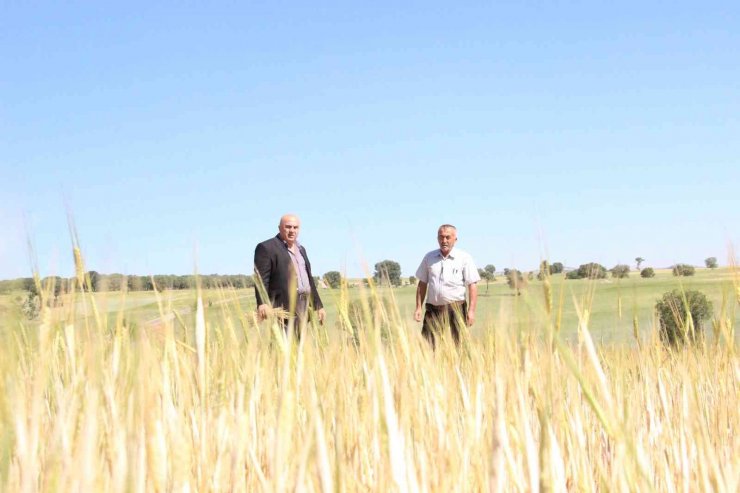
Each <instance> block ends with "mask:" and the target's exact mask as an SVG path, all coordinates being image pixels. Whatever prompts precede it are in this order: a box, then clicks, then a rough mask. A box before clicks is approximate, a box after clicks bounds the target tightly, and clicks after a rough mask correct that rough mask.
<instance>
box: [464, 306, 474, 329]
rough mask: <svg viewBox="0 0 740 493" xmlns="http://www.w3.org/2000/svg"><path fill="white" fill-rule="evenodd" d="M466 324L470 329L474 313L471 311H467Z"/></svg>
mask: <svg viewBox="0 0 740 493" xmlns="http://www.w3.org/2000/svg"><path fill="white" fill-rule="evenodd" d="M466 322H467V323H468V327H472V326H473V324H474V323H475V312H474V311H473V310H468V317H467V320H466Z"/></svg>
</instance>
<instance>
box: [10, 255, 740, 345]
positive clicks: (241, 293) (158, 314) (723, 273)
mask: <svg viewBox="0 0 740 493" xmlns="http://www.w3.org/2000/svg"><path fill="white" fill-rule="evenodd" d="M736 281H737V280H735V282H736ZM355 284H361V283H359V282H356V283H355ZM676 288H683V289H687V290H688V289H696V290H699V291H701V292H703V293H704V294H705V295H706V296H707V297H708V298H709V299H710V300H711V301H712V303H713V305H714V312H715V314H719V313H725V316H730V317H731V318H733V320H734V322H735V325H737V322H739V321H740V313H738V311H737V310H736V309H735V307H736V303H735V302H734V298H735V296H736V295H735V292H734V290H735V287H734V284H733V272H732V270H731V269H712V270H710V269H698V270H697V273H696V275H695V276H692V277H675V276H673V275H672V274H671V272H670V270H662V271H657V273H656V277H654V278H652V279H642V278H640V277H639V276H637V273H632V275H631V276H630V277H628V278H626V279H612V278H607V279H601V280H596V281H587V280H565V279H564V276H563V275H555V276H553V277H552V280H551V292H552V303H553V308H552V313H551V315H550V316H549V317H548V314H547V311H546V309H545V302H544V300H545V291H544V286H543V282H540V281H537V280H534V281H530V282H529V285H528V287H527V288H526V289H524V290H523V291H522V294H521V295H520V296H516V295H515V294H514V291H513V290H511V289H510V288H509V287H508V286H507V285H506V281H505V279H504V278H503V277H498V278H497V280H496V281H494V282H491V283H490V284H489V285H488V286H487V285H486V283H485V282H481V283H480V284H479V288H478V293H479V297H478V311H477V321H476V324H475V326H474V327H473V328H472V330H471V334H472V336H473V337H475V338H480V337H481V336H482V334H484V333H485V332H487V331H491V330H509V331H510V330H515V331H520V330H521V331H525V332H526V331H528V330H529V328H530V327H542V326H543V324H544V322H546V321H547V320H551V321H552V323H553V324H554V325H555V324H556V323H557V320H558V317H559V318H560V321H561V322H560V327H561V334H562V336H563V338H564V339H566V340H568V339H571V338H572V337H574V336H575V334H576V333H577V326H578V321H579V320H578V314H577V308H576V307H577V306H580V307H585V308H589V314H590V315H589V323H588V327H589V329H590V331H591V333H592V336H593V337H594V340H595V341H596V342H603V343H624V342H633V341H634V335H633V332H634V323H635V320H636V321H637V326H638V330H639V333H640V334H641V337H647V336H648V335H649V334H650V332H651V331H652V330H653V329H654V327H655V320H654V315H653V309H654V306H655V303H656V301H657V300H658V299H659V298H660V297H661V296H662V295H663V293H665V292H666V291H670V290H673V289H676ZM415 292H416V288H415V287H414V286H408V285H406V286H402V287H397V288H393V289H390V288H379V289H378V291H377V293H378V296H380V297H382V298H385V299H388V300H390V299H393V300H394V301H395V303H394V306H396V307H397V308H398V310H399V313H400V315H401V318H402V319H403V320H405V321H406V322H407V325H406V326H407V328H408V330H420V324H418V323H416V322H414V320H413V312H414V307H415ZM320 294H321V297H322V299H323V301H324V305H325V306H326V310H327V324H326V327H325V328H326V331H327V333H328V334H329V335H332V334H334V333H336V332H337V331H338V330H339V327H340V325H341V324H340V317H339V314H338V309H337V305H338V304H339V303H341V301H340V300H341V299H342V297H343V296H346V297H347V298H348V301H349V302H350V303H351V302H352V301H354V300H357V299H359V298H361V297H363V296H365V297H367V296H368V295H369V294H370V293H369V290H368V289H367V288H364V287H350V288H347V289H346V290H345V291H342V290H338V289H337V290H331V289H323V290H321V291H320ZM22 295H23V293H20V292H18V293H13V294H10V295H2V296H0V328H2V329H4V330H5V329H8V328H11V327H14V326H15V327H18V326H19V324H21V323H22V324H24V325H25V326H27V327H29V326H33V325H35V324H37V323H38V321H29V320H25V319H24V318H23V317H22V316H21V315H20V310H19V308H20V301H19V300H20V299H21V297H22ZM203 298H204V304H205V310H206V317H207V318H206V320H207V323H208V324H209V325H213V324H218V325H221V326H222V325H223V324H226V323H230V324H233V319H234V317H233V315H234V314H235V313H239V314H241V315H240V316H242V319H241V326H242V327H241V330H244V331H245V332H246V333H245V335H246V336H248V335H249V333H248V332H249V331H250V330H253V329H250V328H249V327H252V326H253V319H252V314H253V312H254V310H255V302H254V292H253V290H252V289H239V290H235V289H223V290H206V291H204V295H203ZM63 299H64V298H63ZM94 299H95V302H96V308H97V310H98V312H99V314H100V316H101V317H103V318H104V319H107V323H108V325H109V326H114V325H115V321H116V319H117V318H119V317H123V318H124V319H125V321H126V322H127V324H128V325H131V326H136V327H146V328H156V327H157V326H158V325H161V323H160V322H161V321H162V319H163V317H164V318H165V319H167V318H174V319H175V320H176V321H177V322H176V324H175V325H176V327H177V326H182V327H184V326H187V325H190V323H191V322H192V318H193V316H194V315H193V313H194V308H195V300H196V293H195V291H178V290H174V291H165V292H163V293H161V294H160V295H159V301H158V300H157V295H156V294H155V293H153V292H151V291H137V292H128V293H121V292H107V293H95V295H94ZM77 303H78V306H77V310H75V312H76V313H77V316H78V317H81V316H82V315H84V314H85V313H87V314H90V316H92V313H93V312H92V310H91V307H90V306H87V307H84V306H82V304H81V303H82V302H80V301H78V302H77ZM723 304H726V306H727V307H728V309H727V310H722V307H723ZM67 308H68V307H67ZM121 308H123V312H122V311H121ZM63 309H64V307H60V308H58V310H63ZM620 309H621V313H620ZM728 314H729V315H728ZM83 320H84V317H83V319H81V320H77V322H82V321H83ZM76 325H77V324H76ZM78 326H81V325H78ZM707 328H708V331H709V334H710V336H711V335H712V330H711V324H707Z"/></svg>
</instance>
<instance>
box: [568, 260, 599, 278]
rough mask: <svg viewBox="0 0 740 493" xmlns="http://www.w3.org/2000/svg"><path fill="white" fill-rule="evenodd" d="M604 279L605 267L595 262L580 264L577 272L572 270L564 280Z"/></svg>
mask: <svg viewBox="0 0 740 493" xmlns="http://www.w3.org/2000/svg"><path fill="white" fill-rule="evenodd" d="M605 277H606V267H604V266H603V265H601V264H597V263H596V262H590V263H588V264H581V265H580V266H579V267H578V270H572V271H570V272H568V273H567V274H566V275H565V278H566V279H603V278H605Z"/></svg>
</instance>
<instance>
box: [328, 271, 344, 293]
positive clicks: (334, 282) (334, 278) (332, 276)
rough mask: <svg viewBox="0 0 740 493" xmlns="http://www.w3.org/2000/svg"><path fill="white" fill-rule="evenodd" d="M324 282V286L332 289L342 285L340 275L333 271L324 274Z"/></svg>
mask: <svg viewBox="0 0 740 493" xmlns="http://www.w3.org/2000/svg"><path fill="white" fill-rule="evenodd" d="M324 281H325V282H326V285H327V286H329V287H330V288H332V289H336V288H338V287H339V286H340V285H341V284H342V274H340V273H339V272H337V271H335V270H330V271H329V272H327V273H326V274H324Z"/></svg>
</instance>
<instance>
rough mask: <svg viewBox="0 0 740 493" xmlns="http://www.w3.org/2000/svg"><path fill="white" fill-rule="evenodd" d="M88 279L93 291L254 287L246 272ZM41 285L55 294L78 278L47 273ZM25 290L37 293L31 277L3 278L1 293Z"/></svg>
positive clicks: (91, 273)
mask: <svg viewBox="0 0 740 493" xmlns="http://www.w3.org/2000/svg"><path fill="white" fill-rule="evenodd" d="M85 278H86V279H88V280H89V287H90V289H92V291H95V292H101V291H120V290H122V289H123V288H124V286H125V288H126V289H127V290H128V291H152V290H154V288H155V287H156V288H157V290H158V291H161V290H164V289H192V288H194V287H196V283H200V286H201V287H202V288H205V289H209V288H218V287H224V286H233V287H235V288H251V287H253V286H254V279H253V277H252V276H248V275H245V274H207V275H199V276H195V275H183V276H177V275H173V274H157V275H153V276H137V275H124V274H101V273H99V272H96V271H94V270H93V271H88V272H86V273H85ZM40 281H41V288H42V289H45V290H49V291H50V292H52V294H53V295H54V296H58V295H59V294H61V293H64V292H68V291H70V286H71V285H72V284H73V283H74V282H76V278H74V277H70V278H66V277H60V276H48V277H44V278H42V279H41V280H40ZM17 290H23V291H28V292H30V293H34V294H35V293H36V291H37V288H36V282H35V281H34V279H33V278H32V277H22V278H18V279H11V280H6V281H0V293H9V292H11V291H17Z"/></svg>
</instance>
